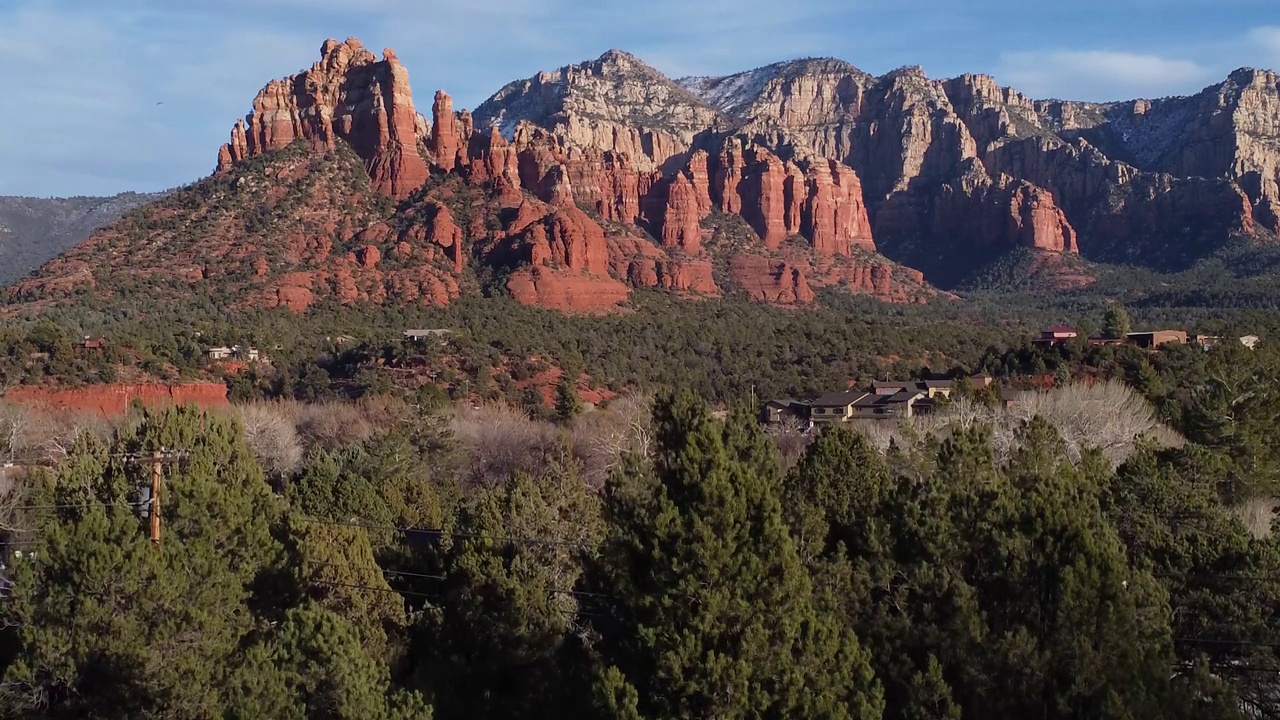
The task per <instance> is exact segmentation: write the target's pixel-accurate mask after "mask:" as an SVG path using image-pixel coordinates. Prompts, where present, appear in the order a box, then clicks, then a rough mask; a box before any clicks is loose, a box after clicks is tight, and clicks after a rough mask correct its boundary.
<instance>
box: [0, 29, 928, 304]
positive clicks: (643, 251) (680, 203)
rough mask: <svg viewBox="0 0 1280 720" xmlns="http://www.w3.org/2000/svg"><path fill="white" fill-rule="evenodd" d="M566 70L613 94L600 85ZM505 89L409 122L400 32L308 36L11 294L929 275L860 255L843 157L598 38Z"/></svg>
mask: <svg viewBox="0 0 1280 720" xmlns="http://www.w3.org/2000/svg"><path fill="white" fill-rule="evenodd" d="M635 82H642V83H643V84H644V90H643V92H642V93H641V94H638V95H634V96H633V95H631V94H630V91H627V90H625V88H627V87H630V85H631V84H632V83H635ZM583 85H585V86H586V87H590V88H592V89H593V92H597V91H598V92H604V93H609V92H618V93H619V96H618V98H617V100H616V101H613V102H608V103H603V104H600V103H596V102H595V101H594V100H592V99H591V98H590V97H588V95H587V94H586V93H584V92H582V91H581V89H580V87H579V86H583ZM500 96H501V97H502V98H504V100H503V101H502V102H499V100H493V101H490V102H489V103H486V105H485V106H483V107H482V108H481V109H480V110H479V111H478V115H479V117H480V118H483V119H484V121H485V122H489V123H493V122H498V123H499V125H490V126H485V129H483V130H477V129H476V128H477V122H476V120H475V119H473V116H472V114H471V113H469V112H467V111H465V110H463V111H460V112H455V111H454V109H453V106H452V101H451V99H450V98H449V96H448V95H447V94H445V93H444V92H437V93H436V94H435V96H434V100H433V104H432V112H431V116H432V117H431V121H427V120H426V118H424V117H423V116H422V115H421V114H419V113H418V111H417V110H416V109H415V106H414V103H413V93H412V91H411V89H410V87H409V83H408V74H407V72H406V71H405V70H404V68H403V67H402V66H401V65H400V64H399V62H398V60H397V59H396V56H395V53H394V52H392V51H390V50H386V51H384V52H383V55H382V59H381V60H379V59H378V58H377V57H375V56H374V55H373V54H372V53H371V52H369V51H368V50H366V49H364V47H363V46H362V45H361V44H360V43H359V41H357V40H354V39H348V40H347V41H345V42H338V41H336V40H329V41H326V42H325V43H324V45H323V47H322V48H321V59H320V60H319V61H318V62H316V63H315V64H314V65H312V67H311V68H310V69H309V70H307V71H305V72H303V73H300V74H298V75H295V76H292V77H290V78H287V79H284V80H277V81H273V82H271V83H269V84H268V85H267V86H266V87H265V88H264V89H263V90H262V91H261V92H259V93H258V96H257V97H256V98H255V100H254V102H253V111H252V112H251V113H250V114H249V115H248V116H246V117H245V118H244V119H243V120H240V121H238V122H237V123H236V124H235V126H234V128H233V129H232V131H231V140H230V142H229V143H227V144H226V145H225V146H223V147H222V149H221V150H220V151H219V153H218V163H217V169H216V171H215V174H214V176H213V177H211V178H208V179H206V180H204V181H201V182H200V183H197V184H195V185H193V186H192V187H190V188H186V189H183V190H182V191H179V192H176V193H174V194H173V195H172V196H170V197H168V198H166V199H165V200H164V201H162V202H159V203H155V204H153V205H151V206H148V207H146V208H143V209H142V210H140V211H138V212H135V213H132V214H131V215H129V216H128V217H126V218H125V219H124V220H122V221H121V222H119V223H116V224H115V225H113V226H111V227H109V228H106V229H104V230H102V231H101V232H99V233H97V234H95V235H94V236H93V237H92V238H90V239H89V240H88V241H87V242H86V243H84V244H83V245H81V246H79V247H77V248H75V249H74V250H73V251H71V252H69V253H67V254H65V255H63V256H62V257H59V258H57V259H56V260H54V261H52V262H50V263H49V264H47V265H46V266H45V267H44V268H42V269H41V270H40V271H39V272H38V273H36V274H34V275H33V276H31V277H29V278H27V279H25V280H24V281H22V282H21V283H19V284H18V285H17V286H16V287H15V288H13V289H12V290H11V291H10V293H9V299H10V301H11V302H17V303H25V304H37V305H38V304H45V303H48V302H51V301H56V300H59V299H66V298H73V297H76V296H79V295H83V293H85V291H90V292H91V295H92V296H94V297H110V296H113V295H128V294H131V292H132V291H135V290H136V291H139V292H143V293H148V294H150V295H151V296H153V297H159V296H161V295H166V294H168V295H172V296H174V297H175V298H176V297H179V296H182V297H186V298H207V299H208V301H209V302H211V303H213V304H215V305H224V306H225V305H231V306H243V307H252V306H266V307H272V306H284V307H287V308H289V309H291V310H295V311H302V310H305V309H307V308H309V307H311V306H313V305H315V304H317V303H323V302H327V301H337V302H341V303H359V302H374V303H384V302H402V303H434V304H443V303H448V302H450V301H452V300H453V299H455V298H457V297H459V296H460V295H462V294H464V293H476V292H485V291H488V292H506V293H510V294H511V295H513V296H514V297H515V298H517V299H518V300H520V301H522V302H525V303H530V304H537V305H542V306H545V307H551V308H557V309H561V310H565V311H570V312H576V311H601V310H609V309H612V308H614V307H616V306H618V305H619V304H620V303H622V302H623V301H625V300H626V298H627V297H628V295H629V294H630V292H631V289H632V288H636V287H661V288H667V289H670V290H672V291H675V292H678V293H682V294H686V295H690V296H714V295H719V294H722V293H726V292H742V293H745V294H747V295H749V296H751V297H754V298H756V299H758V300H761V301H766V302H772V303H779V304H804V303H810V302H813V301H814V300H815V290H816V289H819V288H822V287H829V286H838V287H843V288H845V289H847V290H848V291H850V292H855V293H869V294H873V295H875V296H877V297H881V298H883V299H886V300H893V301H902V302H916V301H924V300H926V299H928V298H929V297H932V296H934V295H935V294H936V291H934V290H932V289H931V288H929V287H928V286H927V285H925V284H924V282H923V280H922V277H921V275H920V273H918V272H916V271H913V270H910V269H908V268H904V267H901V266H898V265H896V264H895V263H893V262H891V261H889V260H887V259H886V258H884V257H882V256H880V255H878V254H876V252H875V248H876V245H875V241H874V239H873V237H872V232H871V226H870V222H869V219H868V215H867V208H866V204H865V202H864V199H863V192H862V185H861V181H860V179H859V177H858V175H857V173H856V172H855V171H854V170H853V169H852V168H850V167H848V166H846V165H843V164H841V163H839V162H836V161H834V160H830V159H827V158H823V157H820V156H818V155H815V154H812V153H808V152H805V151H799V150H797V149H795V148H790V147H783V146H779V145H776V144H770V143H767V142H764V141H762V140H761V139H760V138H757V137H754V136H752V135H749V134H741V133H735V132H732V131H730V130H728V129H724V128H721V125H722V124H723V115H722V114H721V113H719V112H718V111H716V110H713V109H711V108H709V107H707V106H706V105H705V104H703V103H702V102H701V101H700V100H698V99H697V98H695V97H693V96H692V95H691V94H689V93H688V92H687V91H685V90H683V89H682V88H680V87H679V86H677V85H676V84H675V83H673V82H671V81H669V80H665V79H660V78H659V77H658V76H657V73H656V71H654V70H652V69H651V68H647V67H646V66H644V65H643V64H642V63H640V62H639V61H638V60H636V59H635V58H632V57H630V56H628V55H625V54H623V53H616V52H612V53H607V54H606V55H605V56H603V57H602V58H601V59H600V60H598V61H596V62H595V63H588V64H585V65H582V66H575V67H574V68H567V69H565V70H564V71H561V72H560V73H558V74H550V75H545V76H539V77H537V78H534V79H533V80H531V81H529V82H527V83H523V84H522V83H517V84H513V85H512V86H509V87H508V88H507V89H505V90H504V92H503V93H500ZM546 96H554V97H555V98H557V99H556V100H555V101H554V102H553V103H551V104H539V103H537V102H534V100H533V99H532V98H534V97H546ZM592 97H596V99H598V97H599V96H592ZM535 106H536V108H539V109H538V112H541V110H551V109H553V108H559V110H557V111H556V112H553V113H549V114H542V115H540V114H537V112H535V111H534V109H535ZM520 113H526V114H530V115H537V117H536V118H533V117H528V118H526V117H519V118H517V117H516V115H518V114H520ZM503 118H506V119H508V120H510V121H511V122H512V123H514V124H513V125H511V126H510V130H511V133H510V136H506V135H504V134H503V133H502V131H501V130H502V128H501V127H500V123H501V122H503V121H504V120H503ZM534 119H536V120H538V122H534V121H533V120H534ZM726 128H727V126H726Z"/></svg>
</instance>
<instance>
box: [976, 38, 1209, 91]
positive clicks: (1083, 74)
mask: <svg viewBox="0 0 1280 720" xmlns="http://www.w3.org/2000/svg"><path fill="white" fill-rule="evenodd" d="M996 73H997V76H998V78H999V79H1000V80H1001V81H1002V82H1005V83H1007V84H1010V85H1013V86H1015V87H1017V88H1018V89H1020V90H1022V91H1023V92H1026V93H1028V94H1030V95H1033V96H1036V97H1055V98H1070V99H1073V100H1074V99H1079V100H1122V99H1130V98H1137V97H1162V96H1165V95H1180V94H1186V93H1192V92H1195V91H1197V90H1200V89H1201V88H1202V87H1204V85H1205V84H1206V83H1207V82H1210V81H1211V80H1212V79H1213V77H1214V71H1213V70H1211V69H1209V68H1206V67H1204V66H1202V65H1200V64H1198V63H1195V62H1192V61H1190V60H1180V59H1173V58H1165V57H1160V56H1158V55H1142V54H1136V53H1129V52H1113V51H1107V50H1083V51H1081V50H1047V51H1041V52H1012V53H1005V54H1003V55H1002V56H1001V58H1000V62H999V65H998V66H997V71H996Z"/></svg>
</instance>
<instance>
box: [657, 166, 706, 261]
mask: <svg viewBox="0 0 1280 720" xmlns="http://www.w3.org/2000/svg"><path fill="white" fill-rule="evenodd" d="M708 202H709V201H708ZM702 217H703V216H702V213H701V212H700V211H699V209H698V191H697V189H696V188H695V187H694V184H693V182H692V181H691V180H690V179H689V178H687V177H685V175H684V173H676V176H675V177H674V178H672V179H671V182H670V183H668V185H667V203H666V207H665V208H663V214H662V245H663V246H664V247H678V248H681V249H683V250H684V251H685V252H687V253H689V254H691V255H696V254H697V253H699V252H701V251H702V225H701V221H702Z"/></svg>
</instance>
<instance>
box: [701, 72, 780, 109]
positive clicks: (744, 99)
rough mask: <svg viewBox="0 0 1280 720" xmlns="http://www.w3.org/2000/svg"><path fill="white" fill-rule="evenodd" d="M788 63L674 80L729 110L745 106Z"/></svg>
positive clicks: (713, 105)
mask: <svg viewBox="0 0 1280 720" xmlns="http://www.w3.org/2000/svg"><path fill="white" fill-rule="evenodd" d="M787 64H788V63H774V64H773V65H766V66H765V67H762V68H756V69H755V70H748V71H746V72H740V73H737V74H734V75H726V76H722V77H705V76H703V77H686V78H680V79H679V80H676V83H677V84H679V85H680V86H681V87H683V88H684V89H685V90H688V91H689V92H691V93H693V94H694V95H697V96H698V97H699V98H702V101H703V102H705V103H707V104H708V105H710V106H711V107H713V108H716V109H718V110H720V111H721V112H726V113H730V114H736V113H737V112H738V111H740V110H744V109H746V106H748V105H750V104H751V103H752V102H753V101H754V100H755V99H756V98H758V97H760V93H761V92H763V91H764V88H765V86H766V85H768V84H769V82H770V81H772V80H773V79H774V78H776V77H778V75H780V74H781V73H782V70H783V68H784V67H786V65H787Z"/></svg>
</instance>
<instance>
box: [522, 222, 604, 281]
mask: <svg viewBox="0 0 1280 720" xmlns="http://www.w3.org/2000/svg"><path fill="white" fill-rule="evenodd" d="M526 239H527V243H528V246H529V248H530V262H531V263H532V264H533V265H534V266H544V265H545V266H548V267H563V268H566V269H568V270H571V271H574V272H581V273H590V274H595V275H600V276H604V277H607V276H608V273H609V248H608V246H607V245H606V244H605V239H604V230H602V229H601V228H600V226H599V225H597V224H596V223H595V222H594V221H592V220H591V218H590V217H588V216H587V214H586V213H584V212H582V211H581V210H579V209H578V208H577V207H574V206H573V205H569V206H563V207H558V208H555V209H553V210H552V212H551V214H550V215H548V216H547V217H546V218H544V219H543V220H542V221H541V222H540V223H538V224H535V225H533V226H532V227H531V228H530V229H529V232H528V234H527V238H526Z"/></svg>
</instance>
